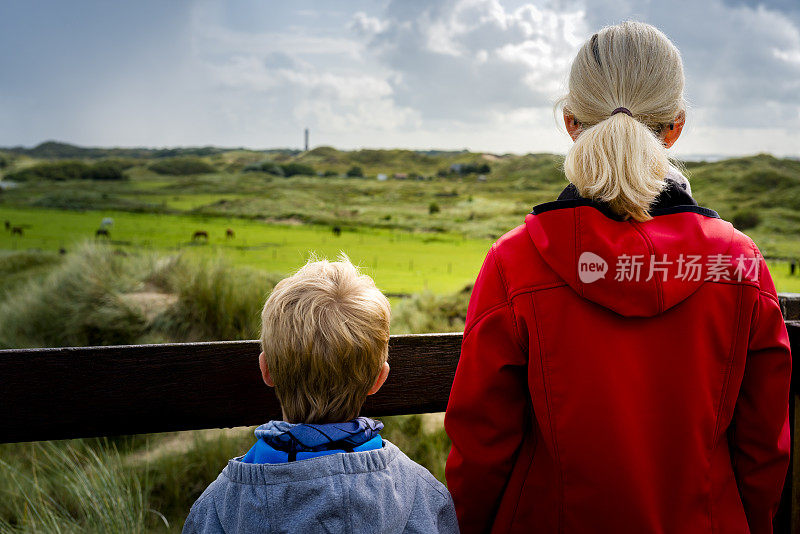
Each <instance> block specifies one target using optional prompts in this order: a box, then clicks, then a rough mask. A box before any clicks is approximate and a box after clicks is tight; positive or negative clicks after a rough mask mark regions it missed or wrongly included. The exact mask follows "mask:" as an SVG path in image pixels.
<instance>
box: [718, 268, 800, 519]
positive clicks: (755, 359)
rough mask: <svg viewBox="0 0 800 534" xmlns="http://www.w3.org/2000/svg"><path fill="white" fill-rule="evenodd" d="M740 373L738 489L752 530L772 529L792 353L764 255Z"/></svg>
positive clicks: (734, 440) (785, 441) (734, 435)
mask: <svg viewBox="0 0 800 534" xmlns="http://www.w3.org/2000/svg"><path fill="white" fill-rule="evenodd" d="M760 264H761V265H760V269H761V276H760V278H761V289H760V293H759V298H758V301H757V303H756V309H755V312H754V314H753V319H752V325H751V329H750V339H749V344H748V349H747V361H746V363H745V371H744V377H743V379H742V385H741V388H740V390H739V397H738V399H737V401H736V408H735V410H734V415H733V421H732V424H731V434H730V448H731V459H732V462H733V469H734V472H735V474H736V482H737V485H738V487H739V494H740V495H741V498H742V504H743V505H744V510H745V513H746V514H747V522H748V524H749V526H750V531H751V532H752V533H753V534H763V533H771V532H772V519H773V517H774V516H775V512H776V511H777V509H778V503H779V501H780V498H781V490H782V489H783V483H784V481H785V479H786V471H787V469H788V467H789V449H790V444H789V386H790V382H791V374H792V358H791V354H790V349H789V335H788V333H787V332H786V324H785V323H784V320H783V316H782V315H781V309H780V306H779V304H778V297H777V295H776V293H775V286H774V285H773V283H772V278H771V277H770V275H769V272H768V271H767V265H766V263H765V262H764V260H763V259H761V261H760Z"/></svg>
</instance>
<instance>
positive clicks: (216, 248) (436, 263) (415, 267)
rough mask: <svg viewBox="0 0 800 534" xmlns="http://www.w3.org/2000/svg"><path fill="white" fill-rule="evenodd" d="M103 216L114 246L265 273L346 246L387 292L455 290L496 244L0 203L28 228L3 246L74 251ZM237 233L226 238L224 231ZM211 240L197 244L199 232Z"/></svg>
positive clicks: (1, 216)
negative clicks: (220, 259) (221, 260)
mask: <svg viewBox="0 0 800 534" xmlns="http://www.w3.org/2000/svg"><path fill="white" fill-rule="evenodd" d="M104 217H111V218H113V219H114V226H113V228H111V230H110V233H111V237H112V240H111V242H110V243H111V245H112V246H115V247H117V248H120V249H122V250H126V249H129V250H153V251H164V252H175V251H180V252H181V253H182V254H186V255H190V256H196V257H214V256H224V257H225V258H227V259H228V260H230V261H231V262H233V263H234V264H238V265H248V266H252V267H255V268H258V269H261V270H264V271H270V272H289V271H291V270H293V269H296V268H298V267H300V266H301V265H302V264H303V263H304V262H305V261H306V260H307V259H308V256H309V253H310V252H312V251H313V252H314V253H316V254H317V255H319V256H325V257H329V258H333V257H335V256H336V255H337V254H338V253H339V251H340V250H341V251H344V252H345V253H346V254H347V255H348V256H349V257H350V259H351V260H352V261H353V262H354V263H357V264H360V265H361V266H362V267H363V269H364V272H366V273H367V274H370V275H371V276H373V277H374V279H375V281H376V284H377V285H378V287H380V288H381V289H382V290H383V291H385V292H389V293H404V294H408V293H416V292H419V291H423V290H426V289H428V290H431V291H433V292H435V293H450V292H453V291H457V290H459V289H462V288H463V287H464V286H465V285H467V284H470V283H472V282H474V280H475V277H476V276H477V274H478V270H479V269H480V266H481V263H482V261H483V257H484V255H485V254H486V252H487V250H488V247H489V245H490V244H491V241H489V240H486V239H464V238H463V237H462V236H460V235H453V234H446V233H445V234H421V233H409V232H402V231H398V230H384V229H366V228H363V229H362V228H358V229H356V230H350V229H345V230H344V231H343V232H342V234H341V236H339V237H336V236H334V235H333V233H332V232H331V228H330V227H323V226H309V225H295V226H292V225H278V224H266V223H261V222H258V221H253V220H248V219H230V218H220V217H202V216H192V215H164V214H145V213H125V212H115V211H97V212H74V211H64V210H54V209H35V208H22V209H15V208H4V207H0V220H5V219H8V220H12V221H14V224H15V225H21V226H24V227H25V229H24V234H23V236H22V237H19V236H12V235H10V233H8V232H0V249H9V250H25V249H32V248H34V249H41V250H45V251H56V250H58V249H59V248H61V247H64V248H65V249H67V250H69V249H70V248H72V247H74V246H75V243H77V242H80V241H84V240H86V239H92V238H93V237H94V232H95V230H96V229H97V228H98V227H99V225H100V222H101V220H102V219H103V218H104ZM228 228H231V229H233V230H234V232H235V238H233V239H228V238H226V229H228ZM198 230H203V231H206V232H208V235H209V239H208V242H206V241H205V240H204V239H201V240H198V241H195V242H192V235H193V233H194V232H195V231H198Z"/></svg>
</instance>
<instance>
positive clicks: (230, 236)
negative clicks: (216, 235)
mask: <svg viewBox="0 0 800 534" xmlns="http://www.w3.org/2000/svg"><path fill="white" fill-rule="evenodd" d="M225 237H227V238H228V239H233V238H234V237H236V234H234V233H233V230H232V229H231V228H228V229H227V230H225Z"/></svg>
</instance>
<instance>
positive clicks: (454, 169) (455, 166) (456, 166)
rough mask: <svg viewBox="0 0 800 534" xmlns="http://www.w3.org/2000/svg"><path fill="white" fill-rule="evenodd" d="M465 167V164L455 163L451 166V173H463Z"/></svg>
mask: <svg viewBox="0 0 800 534" xmlns="http://www.w3.org/2000/svg"><path fill="white" fill-rule="evenodd" d="M463 166H464V164H463V163H453V164H452V165H450V172H458V173H460V172H461V167H463Z"/></svg>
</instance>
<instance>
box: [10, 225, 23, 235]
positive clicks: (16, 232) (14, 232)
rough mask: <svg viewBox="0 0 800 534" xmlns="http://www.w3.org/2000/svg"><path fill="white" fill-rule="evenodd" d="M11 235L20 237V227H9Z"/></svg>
mask: <svg viewBox="0 0 800 534" xmlns="http://www.w3.org/2000/svg"><path fill="white" fill-rule="evenodd" d="M11 235H18V236H20V237H22V227H21V226H12V227H11Z"/></svg>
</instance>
